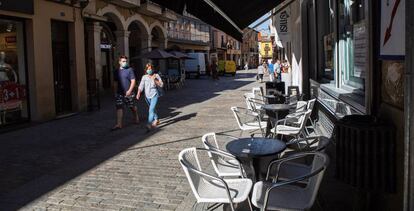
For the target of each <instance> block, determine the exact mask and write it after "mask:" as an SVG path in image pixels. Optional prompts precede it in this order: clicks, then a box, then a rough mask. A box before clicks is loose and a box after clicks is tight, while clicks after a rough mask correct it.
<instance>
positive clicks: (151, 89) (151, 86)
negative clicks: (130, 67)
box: [138, 74, 164, 98]
mask: <svg viewBox="0 0 414 211" xmlns="http://www.w3.org/2000/svg"><path fill="white" fill-rule="evenodd" d="M155 78H156V79H158V81H159V82H160V83H161V86H160V87H163V86H164V84H163V83H162V80H161V77H160V76H159V75H158V74H155ZM138 89H139V90H141V91H142V90H144V91H145V96H146V97H147V98H153V97H155V96H156V95H158V89H157V85H156V84H155V81H154V80H153V79H151V78H150V76H149V75H143V76H142V79H141V82H140V83H139V86H138Z"/></svg>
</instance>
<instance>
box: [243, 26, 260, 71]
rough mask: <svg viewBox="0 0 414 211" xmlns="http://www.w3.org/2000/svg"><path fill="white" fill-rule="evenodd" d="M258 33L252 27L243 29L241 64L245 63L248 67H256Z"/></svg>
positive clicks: (257, 62) (257, 59)
mask: <svg viewBox="0 0 414 211" xmlns="http://www.w3.org/2000/svg"><path fill="white" fill-rule="evenodd" d="M258 33H259V32H257V31H256V30H254V29H252V28H247V29H244V30H243V43H242V47H241V53H242V64H243V65H245V64H246V63H247V64H248V65H249V68H256V67H257V66H258V64H259V44H258Z"/></svg>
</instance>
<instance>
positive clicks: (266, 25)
mask: <svg viewBox="0 0 414 211" xmlns="http://www.w3.org/2000/svg"><path fill="white" fill-rule="evenodd" d="M269 15H270V13H267V14H266V15H263V16H262V17H260V18H259V19H257V20H256V21H255V22H253V23H252V24H250V25H249V27H253V26H255V25H256V24H258V23H259V22H261V21H262V20H264V19H266V18H267V17H269ZM269 24H270V20H267V21H265V22H264V23H262V24H260V25H259V26H257V27H256V28H255V29H256V30H257V31H259V32H265V33H267V34H270V31H269Z"/></svg>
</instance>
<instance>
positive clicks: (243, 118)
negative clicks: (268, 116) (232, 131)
mask: <svg viewBox="0 0 414 211" xmlns="http://www.w3.org/2000/svg"><path fill="white" fill-rule="evenodd" d="M231 110H232V111H233V114H234V117H235V118H236V121H237V125H238V126H239V128H240V136H242V135H243V132H244V131H250V133H253V132H255V131H257V130H260V132H261V134H262V136H263V137H264V131H265V129H266V126H267V122H266V121H262V119H261V117H260V115H259V114H258V113H255V112H252V111H249V110H247V109H245V108H241V107H231Z"/></svg>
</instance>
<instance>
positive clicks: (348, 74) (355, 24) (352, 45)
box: [338, 0, 368, 91]
mask: <svg viewBox="0 0 414 211" xmlns="http://www.w3.org/2000/svg"><path fill="white" fill-rule="evenodd" d="M364 11H365V1H364V0H341V1H340V4H339V21H338V33H339V58H341V59H340V60H339V67H340V69H341V79H342V83H341V84H342V85H345V86H350V87H352V88H356V89H359V90H361V91H363V90H364V83H365V82H364V78H365V70H366V66H365V65H366V63H367V62H366V61H367V59H368V51H367V41H366V40H367V29H366V28H367V27H366V24H365V13H364Z"/></svg>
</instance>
